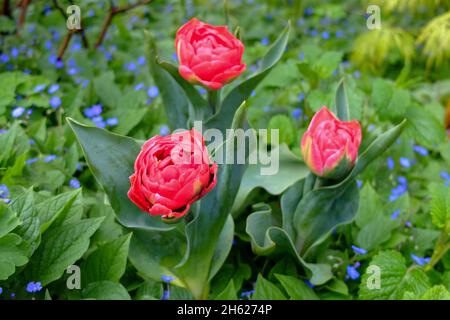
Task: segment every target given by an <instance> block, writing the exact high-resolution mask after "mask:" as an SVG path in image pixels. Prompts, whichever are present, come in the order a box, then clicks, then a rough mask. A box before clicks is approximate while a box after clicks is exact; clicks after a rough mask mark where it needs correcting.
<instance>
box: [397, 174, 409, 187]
mask: <svg viewBox="0 0 450 320" xmlns="http://www.w3.org/2000/svg"><path fill="white" fill-rule="evenodd" d="M397 181H398V183H400V184H401V185H403V186H406V185H408V179H406V177H404V176H398V177H397Z"/></svg>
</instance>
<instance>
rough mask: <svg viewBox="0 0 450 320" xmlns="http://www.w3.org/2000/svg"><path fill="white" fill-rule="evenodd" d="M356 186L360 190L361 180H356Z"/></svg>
mask: <svg viewBox="0 0 450 320" xmlns="http://www.w3.org/2000/svg"><path fill="white" fill-rule="evenodd" d="M356 185H357V186H358V188H359V189H361V187H362V185H363V182H362V181H361V180H358V179H357V180H356Z"/></svg>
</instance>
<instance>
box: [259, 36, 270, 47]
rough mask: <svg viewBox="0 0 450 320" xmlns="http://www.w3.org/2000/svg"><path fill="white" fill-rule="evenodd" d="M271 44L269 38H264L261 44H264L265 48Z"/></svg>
mask: <svg viewBox="0 0 450 320" xmlns="http://www.w3.org/2000/svg"><path fill="white" fill-rule="evenodd" d="M269 43H270V42H269V38H267V37H264V38H262V39H261V44H262V45H263V46H268V45H269Z"/></svg>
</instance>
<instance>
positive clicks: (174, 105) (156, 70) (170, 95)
mask: <svg viewBox="0 0 450 320" xmlns="http://www.w3.org/2000/svg"><path fill="white" fill-rule="evenodd" d="M145 41H146V44H147V56H148V60H149V65H150V71H151V73H152V76H153V80H154V81H155V83H156V85H157V86H158V88H159V90H160V92H161V96H162V99H163V102H164V107H165V109H166V115H167V118H168V120H169V125H170V127H171V128H172V129H180V128H186V126H187V124H188V119H189V108H190V107H189V105H190V104H189V99H188V97H187V95H186V93H185V92H184V90H183V89H182V87H181V86H180V85H179V84H178V83H177V81H176V80H175V79H174V78H173V76H172V75H171V74H170V73H169V72H168V71H166V70H165V69H164V68H161V66H160V65H159V64H158V63H157V61H156V57H157V55H158V54H157V49H156V43H155V40H154V39H153V37H152V36H151V35H150V33H148V32H146V33H145Z"/></svg>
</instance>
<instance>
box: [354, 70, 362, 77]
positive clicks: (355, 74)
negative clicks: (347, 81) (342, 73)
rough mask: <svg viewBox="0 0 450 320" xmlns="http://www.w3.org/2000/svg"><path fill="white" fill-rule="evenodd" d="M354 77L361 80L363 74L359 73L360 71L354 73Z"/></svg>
mask: <svg viewBox="0 0 450 320" xmlns="http://www.w3.org/2000/svg"><path fill="white" fill-rule="evenodd" d="M353 76H354V77H355V78H356V79H359V78H361V72H360V71H358V70H356V71H355V72H353Z"/></svg>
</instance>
